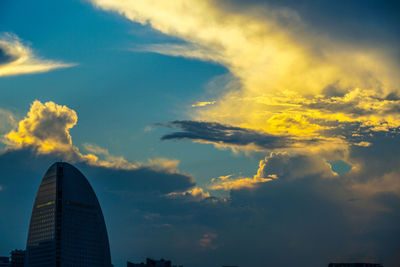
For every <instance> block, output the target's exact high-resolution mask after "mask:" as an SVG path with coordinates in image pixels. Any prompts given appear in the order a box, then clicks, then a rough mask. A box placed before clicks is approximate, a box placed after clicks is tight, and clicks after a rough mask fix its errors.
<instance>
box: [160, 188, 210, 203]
mask: <svg viewBox="0 0 400 267" xmlns="http://www.w3.org/2000/svg"><path fill="white" fill-rule="evenodd" d="M167 196H168V197H172V198H178V197H185V198H187V199H189V200H194V201H201V200H204V199H207V198H209V197H211V195H210V193H208V192H205V191H204V189H203V188H201V187H197V186H195V187H193V188H191V189H189V190H187V191H184V192H173V193H169V194H168V195H167Z"/></svg>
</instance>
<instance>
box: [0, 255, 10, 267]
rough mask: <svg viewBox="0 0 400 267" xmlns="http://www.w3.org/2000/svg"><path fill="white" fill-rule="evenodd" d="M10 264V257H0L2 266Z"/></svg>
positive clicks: (5, 266) (6, 266) (0, 265)
mask: <svg viewBox="0 0 400 267" xmlns="http://www.w3.org/2000/svg"><path fill="white" fill-rule="evenodd" d="M10 264H11V263H10V258H9V257H0V267H9V266H10Z"/></svg>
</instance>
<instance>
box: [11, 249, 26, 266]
mask: <svg viewBox="0 0 400 267" xmlns="http://www.w3.org/2000/svg"><path fill="white" fill-rule="evenodd" d="M24 265H25V250H22V249H14V250H13V251H11V265H10V266H11V267H24Z"/></svg>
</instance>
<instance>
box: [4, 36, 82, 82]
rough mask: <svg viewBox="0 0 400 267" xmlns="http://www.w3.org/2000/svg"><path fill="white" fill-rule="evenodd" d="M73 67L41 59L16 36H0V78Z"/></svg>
mask: <svg viewBox="0 0 400 267" xmlns="http://www.w3.org/2000/svg"><path fill="white" fill-rule="evenodd" d="M74 65H76V64H70V63H69V64H68V63H62V62H57V61H52V60H44V59H41V58H39V57H37V56H36V55H35V54H34V53H33V51H32V50H31V49H30V48H29V47H27V46H25V45H24V44H23V43H22V41H21V40H20V39H19V38H18V36H16V35H14V34H11V33H3V34H1V35H0V77H1V76H12V75H21V74H30V73H41V72H48V71H51V70H54V69H59V68H68V67H72V66H74Z"/></svg>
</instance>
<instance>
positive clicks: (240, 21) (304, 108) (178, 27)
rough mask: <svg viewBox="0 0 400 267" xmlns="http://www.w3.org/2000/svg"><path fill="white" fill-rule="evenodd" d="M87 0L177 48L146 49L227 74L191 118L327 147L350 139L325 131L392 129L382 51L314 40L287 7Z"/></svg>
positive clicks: (392, 69)
mask: <svg viewBox="0 0 400 267" xmlns="http://www.w3.org/2000/svg"><path fill="white" fill-rule="evenodd" d="M90 2H92V3H93V4H94V5H95V6H96V7H98V8H101V9H103V10H107V11H112V12H116V13H118V14H120V15H122V16H124V17H126V18H128V19H129V20H131V21H134V22H138V23H141V24H143V25H149V26H151V27H152V28H154V29H156V30H158V31H160V32H161V33H164V34H166V35H170V36H173V37H177V38H179V39H181V40H183V41H184V42H185V43H183V44H156V45H149V46H148V47H147V51H153V52H157V53H162V54H169V55H172V56H183V57H188V58H196V59H201V60H207V61H213V62H217V63H219V64H221V65H223V66H225V67H226V68H227V69H228V70H229V71H230V72H231V74H232V75H233V77H234V81H236V83H237V86H233V87H232V86H231V83H228V84H227V85H226V87H227V88H226V90H222V93H221V94H220V95H219V96H218V97H217V99H216V103H215V104H213V105H207V106H204V108H202V109H195V110H193V111H192V112H191V114H190V116H191V118H192V119H193V120H200V121H215V122H217V123H221V124H228V125H233V126H237V127H243V128H246V129H251V130H257V131H263V132H265V133H267V134H269V135H277V136H280V135H289V136H296V137H297V138H299V139H305V140H308V139H310V138H318V139H325V140H327V141H329V142H331V146H330V147H331V149H337V147H340V146H343V144H344V143H351V142H352V141H353V140H352V139H351V138H349V137H351V133H350V135H349V136H348V135H336V136H335V137H334V140H333V137H332V136H331V135H329V133H330V130H332V128H333V127H334V126H332V124H335V125H336V127H348V124H353V123H356V124H359V125H361V126H363V127H366V128H368V129H370V130H371V131H390V130H393V129H396V128H398V127H399V126H400V113H399V112H398V106H399V103H398V99H393V98H388V96H393V95H398V93H399V92H398V86H397V85H398V84H399V78H398V75H397V72H396V71H397V70H398V62H396V61H395V60H393V58H391V56H390V52H388V51H386V50H384V49H383V48H382V49H378V48H376V47H374V48H371V47H368V46H362V45H361V44H359V43H357V44H356V45H353V44H351V43H347V42H345V41H342V40H339V39H333V38H330V37H328V36H326V35H321V34H318V33H317V32H315V31H313V29H312V28H311V27H310V26H309V25H307V23H306V22H304V21H303V20H302V18H301V16H300V15H299V13H297V12H296V10H293V9H289V8H285V7H282V5H274V4H270V5H268V4H262V5H261V4H260V5H259V4H258V2H257V1H255V2H252V3H253V5H250V7H249V5H247V6H246V7H243V4H240V5H239V4H238V3H236V4H235V2H232V1H216V0H207V1H203V0H195V1H187V0H179V1H174V2H173V3H170V2H168V3H167V2H165V1H157V0H153V1H132V2H126V1H111V0H91V1H90ZM193 6H195V7H196V8H192V7H193ZM294 6H296V5H294ZM144 50H146V49H144ZM345 134H347V132H346V133H345ZM364 141H365V142H368V140H364ZM334 143H335V144H334ZM310 145H311V144H310ZM306 150H307V148H305V149H304V151H306Z"/></svg>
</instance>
